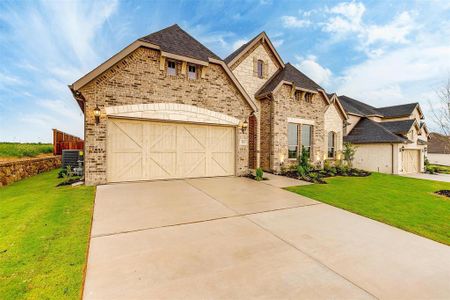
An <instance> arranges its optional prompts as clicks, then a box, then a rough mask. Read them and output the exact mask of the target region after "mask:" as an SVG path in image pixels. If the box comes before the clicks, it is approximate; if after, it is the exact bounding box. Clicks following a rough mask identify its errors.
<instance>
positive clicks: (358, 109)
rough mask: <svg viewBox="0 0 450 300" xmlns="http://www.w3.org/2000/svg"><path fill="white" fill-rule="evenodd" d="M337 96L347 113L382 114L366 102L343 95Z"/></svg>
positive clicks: (361, 114) (362, 114)
mask: <svg viewBox="0 0 450 300" xmlns="http://www.w3.org/2000/svg"><path fill="white" fill-rule="evenodd" d="M338 98H339V101H340V102H341V104H342V106H343V107H344V109H345V111H346V112H347V113H351V114H356V115H360V116H380V117H381V116H382V114H381V113H380V112H378V111H377V109H376V108H375V107H373V106H370V105H368V104H366V103H363V102H361V101H358V100H355V99H353V98H350V97H347V96H345V95H342V96H338Z"/></svg>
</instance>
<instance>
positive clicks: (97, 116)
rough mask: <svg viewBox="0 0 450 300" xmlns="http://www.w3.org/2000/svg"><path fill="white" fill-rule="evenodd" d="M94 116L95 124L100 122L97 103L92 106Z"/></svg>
mask: <svg viewBox="0 0 450 300" xmlns="http://www.w3.org/2000/svg"><path fill="white" fill-rule="evenodd" d="M94 116H95V125H98V123H100V108H99V107H98V105H96V106H95V108H94Z"/></svg>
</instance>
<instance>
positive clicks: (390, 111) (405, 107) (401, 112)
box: [376, 102, 423, 118]
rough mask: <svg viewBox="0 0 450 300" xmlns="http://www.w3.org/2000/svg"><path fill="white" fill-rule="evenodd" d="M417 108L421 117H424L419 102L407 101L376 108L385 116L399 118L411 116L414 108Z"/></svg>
mask: <svg viewBox="0 0 450 300" xmlns="http://www.w3.org/2000/svg"><path fill="white" fill-rule="evenodd" d="M415 109H417V110H418V112H419V115H420V117H421V118H422V117H423V114H422V111H421V109H420V106H419V103H417V102H415V103H407V104H401V105H394V106H385V107H379V108H377V109H376V110H377V111H378V112H379V113H380V114H382V115H383V116H384V117H385V118H398V117H407V116H410V115H411V114H412V113H413V112H414V110H415Z"/></svg>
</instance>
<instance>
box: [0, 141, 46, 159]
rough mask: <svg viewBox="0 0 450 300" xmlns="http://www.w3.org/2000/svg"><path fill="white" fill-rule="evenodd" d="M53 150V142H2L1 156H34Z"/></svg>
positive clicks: (0, 146) (0, 144)
mask: <svg viewBox="0 0 450 300" xmlns="http://www.w3.org/2000/svg"><path fill="white" fill-rule="evenodd" d="M52 152H53V145H52V144H41V143H0V157H34V156H37V155H39V154H43V153H52Z"/></svg>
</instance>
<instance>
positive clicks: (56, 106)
mask: <svg viewBox="0 0 450 300" xmlns="http://www.w3.org/2000/svg"><path fill="white" fill-rule="evenodd" d="M38 105H40V106H42V107H44V108H46V109H48V110H50V111H53V112H55V113H57V114H58V115H59V116H63V117H67V118H70V119H72V120H75V121H82V116H81V111H80V110H77V109H76V108H75V109H74V107H73V106H72V105H67V102H66V101H62V100H48V99H47V100H38Z"/></svg>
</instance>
